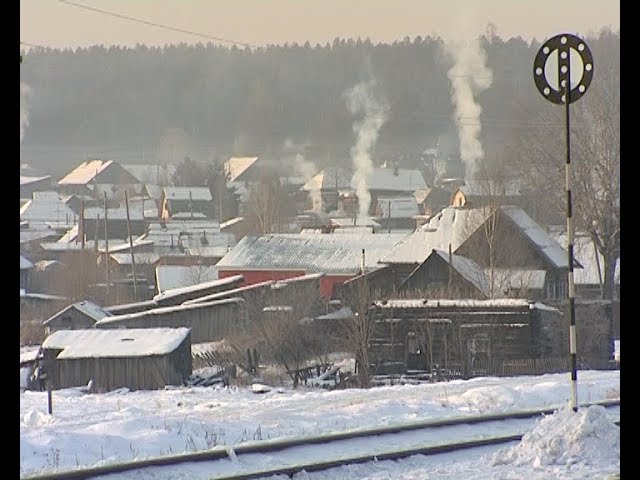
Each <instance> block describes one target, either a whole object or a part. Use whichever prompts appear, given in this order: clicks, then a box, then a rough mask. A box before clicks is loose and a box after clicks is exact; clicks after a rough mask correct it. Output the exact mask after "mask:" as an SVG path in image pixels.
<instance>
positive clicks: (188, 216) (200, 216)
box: [171, 200, 207, 220]
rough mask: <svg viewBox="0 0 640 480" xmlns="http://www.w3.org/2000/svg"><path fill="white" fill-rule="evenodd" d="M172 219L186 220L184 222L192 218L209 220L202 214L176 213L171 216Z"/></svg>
mask: <svg viewBox="0 0 640 480" xmlns="http://www.w3.org/2000/svg"><path fill="white" fill-rule="evenodd" d="M181 201H182V200H181ZM171 218H173V219H184V220H188V219H192V218H198V219H200V220H202V219H203V218H207V216H206V215H205V214H204V213H202V212H176V213H172V214H171Z"/></svg>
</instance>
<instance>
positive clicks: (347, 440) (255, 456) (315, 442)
mask: <svg viewBox="0 0 640 480" xmlns="http://www.w3.org/2000/svg"><path fill="white" fill-rule="evenodd" d="M591 405H602V406H604V407H606V408H612V409H615V408H619V406H620V400H610V401H603V402H592V403H585V404H582V405H581V407H583V408H584V407H588V406H591ZM556 410H557V408H549V409H541V410H522V411H517V412H509V413H501V414H491V415H476V416H459V417H454V418H448V419H440V420H434V421H424V422H414V423H410V424H398V425H393V426H386V427H380V428H374V429H362V430H351V431H345V432H339V433H332V434H327V435H321V436H314V437H300V438H287V439H276V440H268V441H260V442H251V443H243V444H240V445H237V446H234V447H232V448H231V447H216V448H214V449H212V450H207V451H201V452H195V453H187V454H179V455H172V456H163V457H156V458H149V459H144V460H137V461H132V462H126V463H119V464H110V465H102V466H99V467H92V468H83V469H75V470H68V471H57V472H53V473H46V474H36V475H30V476H23V477H21V480H54V479H58V480H80V479H96V478H101V477H105V478H107V477H106V476H108V478H109V479H110V480H115V479H118V478H130V477H131V475H132V474H134V475H135V477H136V478H139V479H143V478H150V479H151V478H163V477H162V475H167V476H166V477H165V478H174V477H176V478H179V474H180V475H184V474H185V473H186V474H188V472H189V471H190V470H191V471H192V472H193V478H195V477H196V476H197V475H200V477H201V478H209V479H211V480H231V479H233V480H244V479H247V480H248V479H257V478H264V477H269V476H272V475H277V474H280V475H287V476H289V477H291V476H292V475H294V474H295V473H297V472H301V471H303V470H304V471H307V472H313V471H321V470H326V469H329V468H334V467H339V466H343V465H351V464H359V463H366V462H372V461H382V460H398V459H402V458H406V457H409V456H412V455H418V454H421V455H435V454H439V453H447V452H453V451H456V450H463V449H468V448H475V447H482V446H488V445H498V444H506V443H509V442H517V441H519V440H520V439H521V438H522V436H523V433H522V432H526V431H527V430H528V429H529V428H530V427H531V426H532V425H533V423H534V422H535V420H536V419H537V418H539V417H540V416H541V415H549V414H552V413H554V412H555V411H556ZM506 420H511V422H509V424H508V426H507V425H506V423H505V421H506ZM616 424H618V425H619V424H620V422H619V420H618V421H617V422H616ZM488 428H490V429H491V431H492V432H494V435H492V436H487V435H486V434H484V433H483V431H484V432H486V430H487V429H488ZM443 429H451V431H450V432H449V435H450V436H452V437H453V438H456V439H457V440H456V441H455V442H449V443H443V442H442V438H444V436H443ZM514 430H515V431H514ZM495 432H498V434H497V435H496V434H495ZM371 438H375V442H373V441H372V440H370V441H369V442H366V441H365V442H363V441H362V440H363V439H371ZM385 445H401V446H396V447H395V448H391V447H389V446H387V447H385ZM311 448H316V449H317V448H321V449H322V455H321V456H320V458H324V459H325V460H324V461H322V462H318V461H317V460H316V461H313V462H306V463H305V462H299V463H291V460H290V459H292V458H304V457H305V456H306V457H313V458H318V457H319V455H318V454H317V453H316V454H315V455H311V456H309V451H310V449H311ZM239 458H241V459H242V460H243V461H246V464H248V465H262V466H263V467H262V468H255V469H254V470H250V471H248V470H247V468H244V469H243V468H242V465H241V464H240V463H239V462H238V459H239ZM283 465H284V466H283ZM203 470H205V471H207V472H214V474H213V476H212V474H211V473H209V474H207V475H206V476H205V477H203V476H202V475H203V473H202V472H203ZM171 472H173V473H171ZM196 472H198V473H196ZM119 473H122V474H126V475H122V476H121V475H118V474H119ZM216 474H218V476H216ZM180 478H191V477H190V476H187V477H184V476H183V477H180Z"/></svg>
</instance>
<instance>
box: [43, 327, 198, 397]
mask: <svg viewBox="0 0 640 480" xmlns="http://www.w3.org/2000/svg"><path fill="white" fill-rule="evenodd" d="M42 352H43V360H42V361H43V365H45V368H46V369H47V374H48V377H49V380H50V381H51V382H52V388H53V389H60V388H70V387H80V386H85V385H87V384H88V383H89V382H90V381H91V380H92V381H93V389H94V390H95V391H97V392H106V391H110V390H114V389H117V388H122V387H126V388H128V389H130V390H156V389H161V388H164V387H165V386H166V385H181V384H183V383H184V381H185V380H186V379H187V378H188V377H189V376H190V375H191V373H192V368H191V365H192V364H191V331H190V329H188V328H155V329H149V328H145V329H118V330H100V329H87V330H59V331H57V332H55V333H53V334H52V335H49V336H48V337H47V338H46V339H45V341H44V342H43V344H42Z"/></svg>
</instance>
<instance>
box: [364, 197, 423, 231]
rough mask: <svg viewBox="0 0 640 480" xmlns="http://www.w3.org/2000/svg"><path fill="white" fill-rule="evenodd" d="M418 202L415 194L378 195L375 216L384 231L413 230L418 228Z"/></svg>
mask: <svg viewBox="0 0 640 480" xmlns="http://www.w3.org/2000/svg"><path fill="white" fill-rule="evenodd" d="M419 213H420V212H419V210H418V203H417V202H416V198H415V196H413V195H410V196H399V197H378V198H377V200H376V205H375V207H374V211H373V217H374V218H375V219H376V221H377V222H378V223H379V224H380V229H381V230H382V231H384V230H386V231H388V232H391V231H394V232H397V231H403V232H407V233H409V232H413V231H414V230H415V229H416V216H417V215H419Z"/></svg>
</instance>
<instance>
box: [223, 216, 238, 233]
mask: <svg viewBox="0 0 640 480" xmlns="http://www.w3.org/2000/svg"><path fill="white" fill-rule="evenodd" d="M243 220H244V217H236V218H232V219H230V220H227V221H226V222H222V223H221V224H220V230H223V229H225V228H229V227H231V226H232V225H235V224H236V223H240V222H241V221H243Z"/></svg>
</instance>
